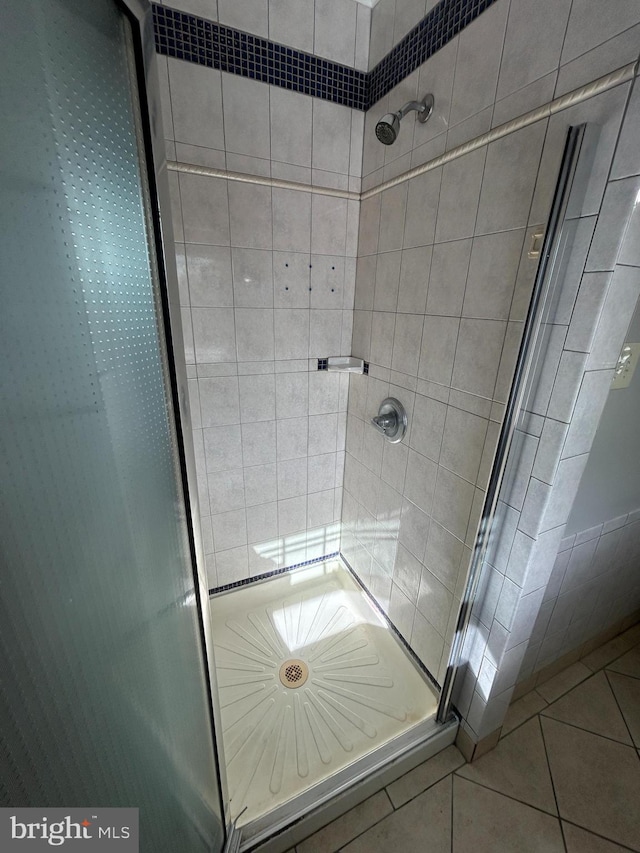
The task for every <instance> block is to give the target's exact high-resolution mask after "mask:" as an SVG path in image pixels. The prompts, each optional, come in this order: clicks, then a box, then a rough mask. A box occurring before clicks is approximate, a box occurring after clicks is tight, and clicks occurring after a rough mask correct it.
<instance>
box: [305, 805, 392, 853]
mask: <svg viewBox="0 0 640 853" xmlns="http://www.w3.org/2000/svg"><path fill="white" fill-rule="evenodd" d="M392 811H393V807H392V805H391V803H390V802H389V798H388V797H387V795H386V794H385V792H384V791H378V793H377V794H374V795H373V796H372V797H369V799H368V800H365V801H364V802H362V803H360V804H359V805H357V806H354V808H352V809H351V810H350V811H348V812H346V813H345V814H343V815H342V816H341V817H339V818H337V819H336V820H334V821H332V822H331V823H329V824H327V826H324V827H323V828H322V829H320V830H318V832H315V833H314V834H313V835H310V836H309V838H305V840H304V841H300V842H298V844H297V845H296V851H297V853H333V851H335V850H339V849H340V848H341V847H344V845H345V844H348V843H349V842H350V841H351V840H352V839H353V838H355V837H356V836H358V835H360V833H362V832H364V831H365V830H367V829H369V827H371V826H373V825H374V823H377V822H378V821H379V820H382V819H383V818H384V817H385V815H388V814H391V812H392Z"/></svg>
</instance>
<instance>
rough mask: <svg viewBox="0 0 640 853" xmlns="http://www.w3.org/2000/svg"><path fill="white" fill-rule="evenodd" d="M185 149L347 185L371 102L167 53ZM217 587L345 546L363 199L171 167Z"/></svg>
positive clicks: (169, 134)
mask: <svg viewBox="0 0 640 853" xmlns="http://www.w3.org/2000/svg"><path fill="white" fill-rule="evenodd" d="M161 63H163V71H164V74H163V85H164V103H165V105H166V106H165V115H164V121H165V136H166V139H167V146H168V149H169V150H170V151H171V150H173V151H174V152H175V154H174V156H175V157H176V158H177V159H178V160H181V161H185V162H189V163H195V164H196V165H198V164H200V165H211V166H218V167H222V168H225V167H226V168H228V169H230V170H237V171H242V172H245V173H252V174H257V175H266V176H276V177H281V178H288V179H294V180H297V181H302V182H305V183H309V184H311V183H313V184H320V185H322V186H329V187H335V188H338V189H348V188H349V186H350V183H351V186H352V187H353V186H354V182H355V186H356V187H358V186H359V174H360V168H361V162H360V160H361V150H362V142H361V139H362V127H363V122H362V115H361V114H360V113H358V112H357V111H356V110H352V109H350V108H347V107H343V106H340V105H338V104H332V103H329V102H326V101H322V100H319V99H313V98H310V97H308V96H306V95H302V94H299V93H296V92H289V91H286V90H284V89H282V88H279V87H276V86H268V85H265V84H264V83H261V82H257V81H253V80H248V79H245V78H242V77H239V76H235V75H232V74H226V73H223V72H220V71H215V70H213V69H210V68H204V67H201V66H198V65H195V64H193V63H187V62H183V61H180V60H177V59H168V60H167V59H161ZM170 181H171V190H172V202H173V211H172V212H173V217H174V233H175V239H176V253H177V263H178V272H179V284H180V301H181V306H182V317H183V328H184V336H185V342H186V355H187V363H188V371H189V387H190V403H191V413H192V420H193V427H194V443H195V448H196V461H197V473H198V487H199V497H200V511H201V515H202V518H201V523H202V528H203V538H204V543H205V552H206V563H207V572H208V577H209V584H210V587H211V588H214V587H217V586H221V585H224V584H227V583H232V582H236V581H239V580H242V579H244V578H247V577H249V576H251V575H256V574H260V573H263V572H267V571H271V570H273V569H277V568H280V567H283V566H290V565H295V564H297V563H300V562H303V561H305V560H308V559H314V558H316V557H320V556H323V555H325V554H330V553H334V552H336V551H337V550H338V547H339V522H340V511H341V503H342V478H343V467H344V447H345V432H346V407H347V392H348V380H347V377H346V376H341V375H340V374H337V373H331V372H328V371H318V370H317V360H318V358H326V357H327V356H329V355H350V354H351V325H352V318H353V297H354V288H355V268H356V258H355V255H356V246H357V235H358V217H359V204H358V202H356V201H351V200H348V199H345V198H333V197H330V196H326V195H321V194H316V193H308V192H298V191H291V190H283V189H277V188H271V187H269V186H259V185H253V184H243V183H233V182H227V181H226V180H222V179H217V178H210V177H205V176H200V175H193V174H186V173H176V172H172V173H170Z"/></svg>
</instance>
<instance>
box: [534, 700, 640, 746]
mask: <svg viewBox="0 0 640 853" xmlns="http://www.w3.org/2000/svg"><path fill="white" fill-rule="evenodd" d="M611 692H612V693H613V690H612V691H611ZM618 707H619V706H618ZM620 713H622V712H620ZM538 716H541V717H545V719H547V720H553V722H554V723H561V724H562V725H563V726H569V727H570V728H572V729H577V730H578V731H580V732H584V733H585V734H588V735H593V737H599V738H602V740H608V741H609V742H610V743H617V744H618V746H624V747H626V748H627V749H633V750H636V749H637V748H638V747H636V746H635V744H633V738H631V740H632V743H630V744H629V743H624V741H621V740H616V739H615V738H612V737H609V736H608V735H603V734H600V732H594V731H591V729H585V728H583V727H582V726H578V725H577V724H576V723H568V722H567V721H566V720H558V719H557V718H556V717H549V716H548V715H547V714H545V713H544V712H542V711H541V712H540V713H539V715H538ZM622 717H623V720H624V714H623V715H622ZM625 725H626V721H625Z"/></svg>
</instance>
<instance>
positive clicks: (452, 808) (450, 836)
mask: <svg viewBox="0 0 640 853" xmlns="http://www.w3.org/2000/svg"><path fill="white" fill-rule="evenodd" d="M453 773H454V771H452V772H451V774H450V775H451V831H450V833H449V840H450V842H451V846H450V851H451V853H453V818H454V814H455V812H454V801H453V797H454V792H453Z"/></svg>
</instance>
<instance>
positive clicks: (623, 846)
mask: <svg viewBox="0 0 640 853" xmlns="http://www.w3.org/2000/svg"><path fill="white" fill-rule="evenodd" d="M560 823H561V824H562V823H568V824H570V825H571V826H575V827H576V828H577V829H582V830H583V831H584V832H588V833H589V834H591V835H595V837H596V838H601V839H602V840H603V841H606V842H607V843H608V844H617V845H618V847H619V848H620V849H621V850H630V851H632V853H633V848H632V847H627V846H626V844H621V843H620V842H619V841H618V840H616V841H614V840H613V839H612V838H607V836H606V835H601V834H600V833H599V832H594V831H593V830H592V829H587V827H586V826H581V825H580V824H579V823H575V822H574V821H572V820H566V818H561V820H560Z"/></svg>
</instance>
